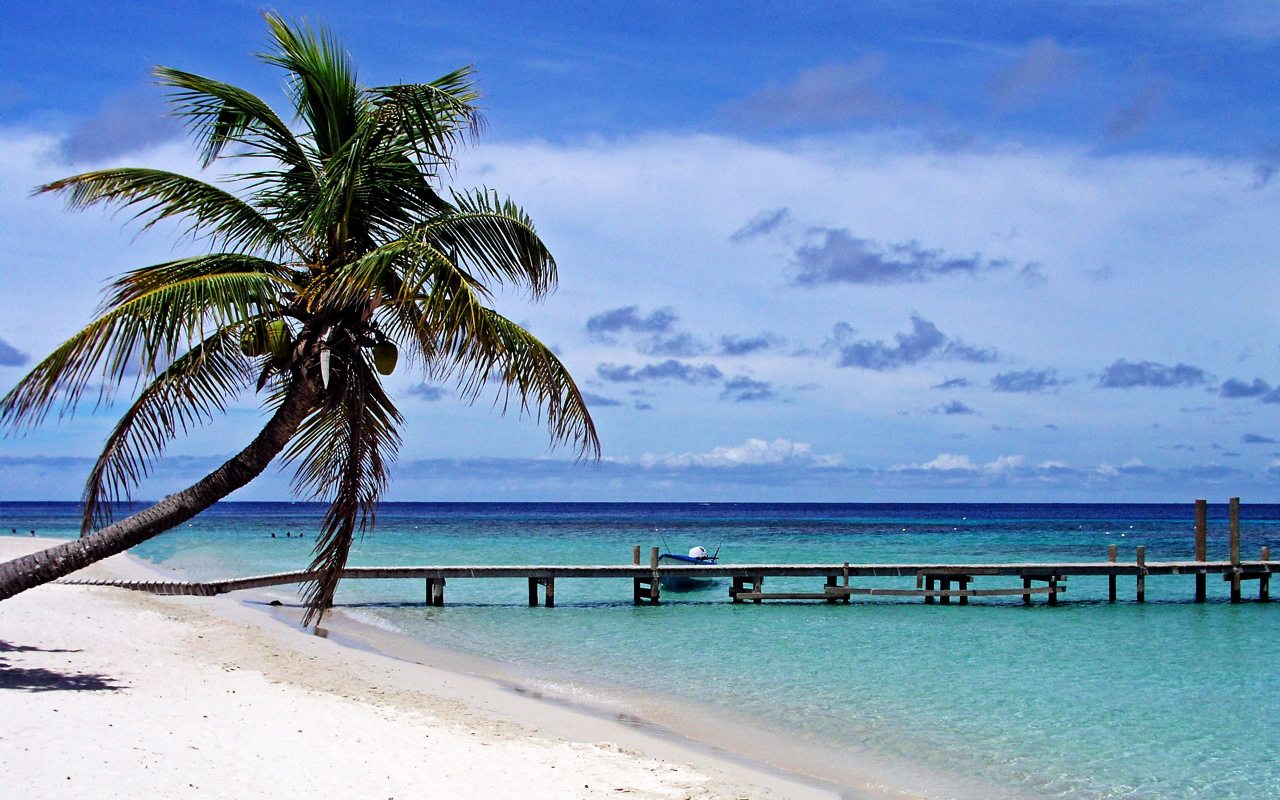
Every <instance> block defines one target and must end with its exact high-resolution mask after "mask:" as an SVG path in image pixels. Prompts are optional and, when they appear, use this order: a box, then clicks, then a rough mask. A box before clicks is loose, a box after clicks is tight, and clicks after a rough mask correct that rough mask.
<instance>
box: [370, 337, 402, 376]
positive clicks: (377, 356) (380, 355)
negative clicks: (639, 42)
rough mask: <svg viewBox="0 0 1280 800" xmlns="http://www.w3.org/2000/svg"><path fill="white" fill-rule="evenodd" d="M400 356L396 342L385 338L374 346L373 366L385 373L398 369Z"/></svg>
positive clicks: (388, 373)
mask: <svg viewBox="0 0 1280 800" xmlns="http://www.w3.org/2000/svg"><path fill="white" fill-rule="evenodd" d="M399 358H400V351H399V350H397V349H396V345H395V342H390V341H386V340H383V341H381V342H378V343H377V344H375V345H374V346H373V366H374V367H375V368H376V369H377V370H378V372H380V373H381V374H383V375H390V374H391V373H393V372H395V371H396V361H397V360H398V359H399Z"/></svg>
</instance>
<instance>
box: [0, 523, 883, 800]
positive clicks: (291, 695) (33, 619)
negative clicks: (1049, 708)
mask: <svg viewBox="0 0 1280 800" xmlns="http://www.w3.org/2000/svg"><path fill="white" fill-rule="evenodd" d="M57 541H61V540H58V539H49V538H43V537H34V538H33V537H24V536H16V537H15V536H11V535H3V536H0V559H5V560H7V559H9V558H13V557H16V556H18V555H21V554H24V553H26V552H30V551H32V550H34V549H38V548H40V547H45V546H48V545H50V544H53V543H56V542H57ZM79 574H82V575H90V576H96V577H139V578H154V577H155V576H156V575H158V574H159V575H164V574H165V573H164V571H163V570H161V569H159V568H157V567H156V566H155V565H153V564H151V563H149V562H144V561H142V560H141V559H139V558H137V557H135V556H132V555H129V554H125V555H124V556H117V557H114V558H111V559H107V560H106V561H103V562H100V563H99V564H95V565H93V566H91V567H89V568H87V569H86V570H83V571H82V572H81V573H79ZM263 609H267V610H271V611H275V610H276V609H275V608H274V607H270V606H265V605H264V606H263ZM326 627H328V628H329V629H330V630H331V635H330V636H329V637H325V636H315V635H307V634H306V633H305V632H304V631H302V630H301V629H300V628H299V627H298V626H297V623H296V621H295V622H292V623H288V624H286V622H285V620H282V619H279V618H277V616H276V615H275V614H264V613H262V609H258V608H254V607H253V606H252V604H251V602H246V601H245V599H244V598H242V597H239V598H233V597H227V596H223V597H211V598H197V597H161V596H155V595H146V594H140V593H136V592H129V591H127V590H119V589H113V588H109V587H90V586H69V585H49V586H41V587H37V588H35V589H32V590H29V591H27V592H24V593H22V594H20V595H17V596H15V597H13V598H10V599H9V600H7V601H4V602H3V603H0V694H2V696H4V697H5V700H6V702H5V708H6V715H7V716H8V717H9V719H8V721H7V723H6V728H7V731H6V732H0V743H3V744H4V745H5V746H4V747H3V748H0V775H2V776H4V777H5V782H6V783H9V784H10V785H25V786H27V787H29V788H28V790H27V792H26V794H25V796H28V797H117V796H118V797H134V796H140V795H142V794H143V793H156V792H160V793H161V794H164V795H167V796H172V795H173V794H176V793H178V792H179V790H181V791H182V793H186V794H192V795H193V796H200V797H226V798H232V797H244V796H252V795H254V794H257V795H259V796H263V795H265V796H276V797H290V796H304V795H309V794H311V793H313V791H314V789H315V787H316V785H317V784H320V785H323V786H324V787H325V789H326V791H329V792H338V793H341V794H345V795H346V796H383V797H401V798H403V797H413V796H419V795H420V794H421V793H422V792H423V791H425V790H426V789H427V788H428V787H429V788H430V790H431V793H432V794H433V795H439V796H445V797H450V796H453V797H460V798H461V797H472V796H490V797H523V796H544V797H584V798H586V797H605V796H610V797H613V796H617V795H618V794H626V795H627V796H631V797H643V798H667V797H672V798H695V799H696V800H719V798H746V797H750V798H795V800H831V798H838V797H840V796H841V793H840V792H839V791H838V790H834V789H824V788H821V787H819V786H817V785H816V784H811V783H808V782H803V781H801V780H797V779H795V778H791V777H788V776H785V775H783V774H781V773H778V772H775V771H773V770H771V769H765V768H761V767H757V766H755V765H753V764H751V763H750V762H749V761H743V760H740V759H737V758H732V757H728V756H726V755H725V754H717V753H715V752H713V751H712V750H711V748H700V747H697V746H696V744H695V743H693V742H689V741H687V740H683V739H682V737H679V736H677V735H674V734H672V735H668V734H665V733H664V732H662V730H661V728H660V727H659V726H652V725H650V724H648V723H644V722H641V723H638V724H637V723H634V722H631V723H629V722H627V721H625V720H623V719H613V720H611V719H608V718H605V717H602V716H599V715H594V714H591V713H589V712H588V711H587V710H585V709H583V708H575V707H573V706H572V705H571V704H562V703H558V702H555V701H553V700H549V699H545V698H542V697H539V696H538V695H537V693H531V692H528V691H527V690H526V691H522V689H521V687H520V686H518V685H513V686H509V687H508V686H503V685H502V684H501V683H499V682H496V681H494V680H492V679H490V678H486V677H482V676H478V675H475V674H468V673H466V672H462V671H457V670H450V669H448V668H447V667H441V666H437V665H434V664H430V663H422V662H420V661H414V660H406V659H402V658H397V657H395V656H394V655H388V654H384V653H382V652H378V651H377V650H376V649H373V648H369V649H366V648H363V647H360V646H359V644H358V641H344V639H345V638H346V635H347V630H348V629H347V623H346V622H342V623H339V624H337V625H332V624H331V625H330V626H326ZM333 634H336V635H333ZM354 638H355V639H357V640H358V638H359V637H358V636H357V637H354ZM335 720H341V723H340V724H338V725H335V724H334V721H335ZM68 731H72V732H73V735H67V733H68ZM353 748H355V749H354V750H353ZM352 758H355V759H357V761H356V764H358V768H354V769H353V767H356V764H351V763H348V762H349V761H350V760H351V759H352ZM433 764H434V765H435V768H433V766H432V765H433ZM281 765H288V769H281V768H280V767H281ZM19 781H20V783H19ZM264 781H266V782H268V783H269V784H270V786H269V788H266V789H265V791H264V785H263V783H264ZM846 796H847V795H846ZM899 796H900V795H899Z"/></svg>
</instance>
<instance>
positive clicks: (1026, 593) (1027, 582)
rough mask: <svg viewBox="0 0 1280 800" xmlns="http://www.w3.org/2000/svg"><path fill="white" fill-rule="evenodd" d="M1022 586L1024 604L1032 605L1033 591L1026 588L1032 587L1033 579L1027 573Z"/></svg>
mask: <svg viewBox="0 0 1280 800" xmlns="http://www.w3.org/2000/svg"><path fill="white" fill-rule="evenodd" d="M1022 588H1023V589H1024V591H1023V593H1022V604H1023V605H1024V606H1029V605H1031V592H1029V591H1025V590H1027V589H1030V588H1031V579H1030V578H1028V577H1027V576H1026V575H1023V576H1022Z"/></svg>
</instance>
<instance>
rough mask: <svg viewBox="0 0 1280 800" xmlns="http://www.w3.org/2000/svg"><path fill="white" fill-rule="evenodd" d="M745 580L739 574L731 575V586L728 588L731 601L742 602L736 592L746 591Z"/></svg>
mask: <svg viewBox="0 0 1280 800" xmlns="http://www.w3.org/2000/svg"><path fill="white" fill-rule="evenodd" d="M745 581H746V578H744V577H743V576H741V575H734V576H733V588H731V589H730V590H729V597H730V598H731V599H732V600H733V602H735V603H741V602H742V600H741V599H740V598H739V597H738V593H739V592H744V591H746V586H745Z"/></svg>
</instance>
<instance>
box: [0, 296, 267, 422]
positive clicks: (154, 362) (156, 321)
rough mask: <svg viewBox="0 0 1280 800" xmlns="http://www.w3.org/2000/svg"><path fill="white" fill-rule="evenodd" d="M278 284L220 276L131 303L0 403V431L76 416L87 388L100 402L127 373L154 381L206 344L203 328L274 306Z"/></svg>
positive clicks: (83, 333) (67, 345) (75, 339)
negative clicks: (96, 384)
mask: <svg viewBox="0 0 1280 800" xmlns="http://www.w3.org/2000/svg"><path fill="white" fill-rule="evenodd" d="M279 289H280V286H279V283H278V281H277V279H275V278H273V277H271V276H266V275H263V274H261V273H224V274H217V275H208V276H205V277H200V278H189V279H186V280H182V281H178V282H175V283H170V284H165V285H162V286H159V287H157V288H155V289H152V290H150V291H148V292H145V293H142V294H140V295H138V296H137V297H133V298H131V299H129V300H127V301H125V302H123V303H121V304H119V305H117V306H114V307H112V308H111V309H109V310H108V311H107V312H106V313H104V314H102V315H100V316H99V317H98V318H97V319H95V320H94V321H93V322H91V323H89V324H88V325H87V326H85V327H84V328H82V329H81V330H80V331H79V332H77V333H76V334H75V335H74V336H72V337H71V338H70V339H68V340H67V341H65V342H63V343H62V344H61V345H60V346H59V347H58V348H57V349H55V350H54V351H53V353H52V354H50V355H49V356H48V357H47V358H45V359H44V360H43V361H41V362H40V363H39V364H37V365H36V366H35V368H34V369H32V370H31V372H30V373H28V374H27V375H26V377H24V378H23V379H22V380H20V381H19V382H18V384H17V385H16V386H14V387H13V388H12V389H10V390H9V392H8V394H6V395H5V396H4V398H3V399H0V425H3V426H6V427H9V428H19V427H25V426H34V425H38V424H39V423H40V422H41V421H43V419H44V418H45V417H46V416H47V415H48V413H49V412H50V411H51V410H52V409H53V408H55V407H60V408H61V412H60V413H61V414H70V413H74V410H75V407H76V405H77V404H78V402H79V401H80V398H81V396H82V395H83V393H84V391H85V389H86V388H87V387H88V386H89V385H90V384H91V382H92V381H93V380H94V379H95V378H100V379H101V384H100V390H99V402H102V401H104V400H109V399H110V397H111V396H112V393H113V392H114V390H115V388H116V387H117V386H118V385H119V384H120V383H121V382H122V381H123V380H124V379H125V378H126V377H127V375H128V374H129V373H130V372H131V371H133V370H135V369H136V370H138V372H139V379H140V380H145V379H148V378H150V377H151V376H152V375H155V374H156V373H157V372H158V370H159V365H161V364H164V363H168V362H171V361H172V360H173V359H175V358H177V357H178V356H179V355H180V354H181V353H182V352H184V351H185V350H186V349H187V348H188V347H191V346H192V345H194V344H195V343H197V342H200V341H202V340H203V339H204V338H205V330H206V329H218V328H222V327H226V326H236V325H238V324H242V323H243V321H244V320H248V319H253V318H255V317H257V316H259V315H260V314H261V313H262V311H263V310H264V309H266V308H272V307H274V306H276V305H278V303H277V302H276V300H275V298H276V297H277V296H278V294H279Z"/></svg>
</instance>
